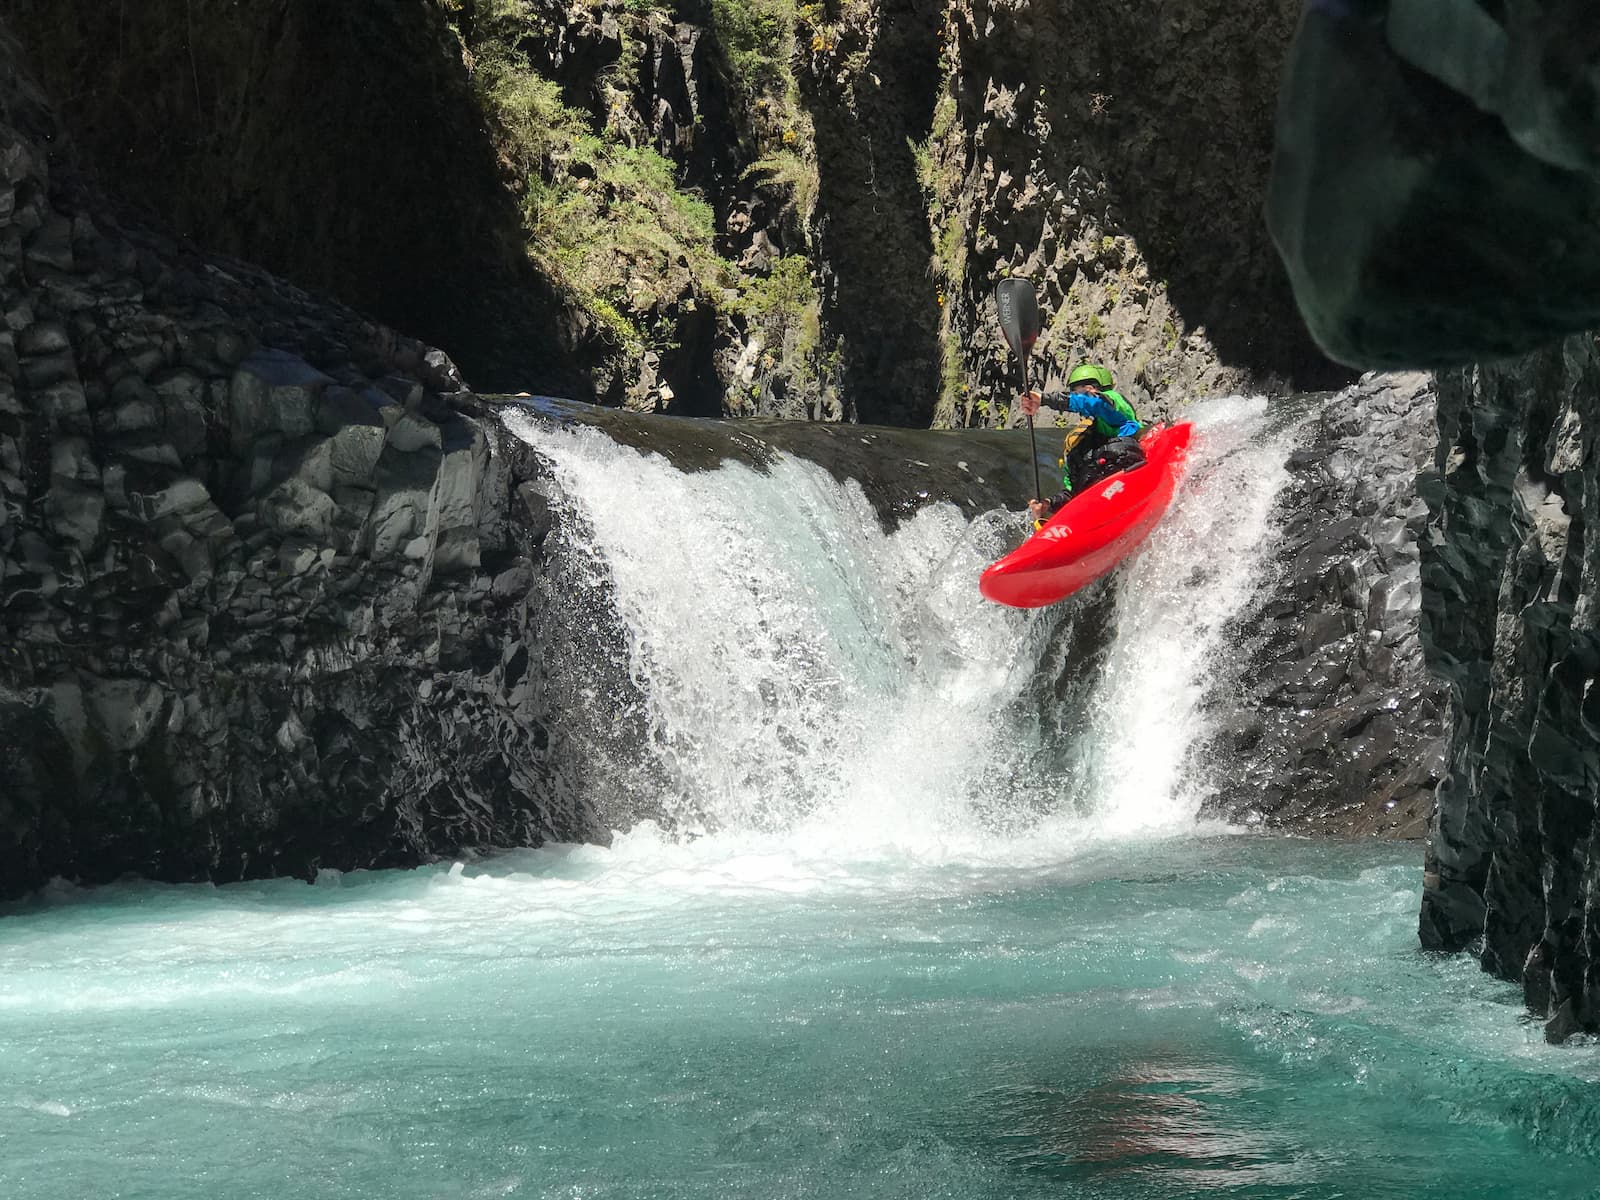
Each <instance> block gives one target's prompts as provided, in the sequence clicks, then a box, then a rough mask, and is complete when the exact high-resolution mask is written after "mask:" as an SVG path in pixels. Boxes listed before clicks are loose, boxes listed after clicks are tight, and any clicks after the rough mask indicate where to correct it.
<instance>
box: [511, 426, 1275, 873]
mask: <svg viewBox="0 0 1600 1200" xmlns="http://www.w3.org/2000/svg"><path fill="white" fill-rule="evenodd" d="M1265 410H1266V404H1265V401H1262V400H1244V399H1238V398H1235V399H1229V400H1223V401H1215V402H1211V403H1208V404H1206V405H1203V406H1200V407H1199V408H1198V409H1197V410H1196V412H1195V413H1194V419H1195V421H1196V424H1197V429H1198V437H1197V440H1196V444H1195V446H1194V449H1193V451H1192V453H1191V462H1190V468H1189V471H1188V475H1187V478H1186V481H1185V483H1184V485H1183V487H1182V488H1181V489H1180V492H1179V495H1178V498H1177V500H1176V502H1175V504H1174V507H1173V510H1172V511H1171V512H1170V513H1169V515H1168V517H1167V519H1166V520H1165V521H1164V522H1163V523H1162V525H1161V526H1159V527H1158V529H1157V530H1156V532H1155V534H1154V535H1153V536H1152V538H1151V539H1150V541H1149V542H1148V543H1147V544H1146V545H1145V547H1144V548H1143V550H1142V551H1141V552H1140V554H1139V555H1138V556H1137V557H1136V558H1135V559H1133V560H1132V561H1130V562H1129V563H1126V564H1124V565H1123V567H1122V568H1120V570H1119V573H1118V575H1119V576H1120V577H1113V578H1112V579H1109V580H1105V581H1102V582H1101V583H1099V584H1096V585H1094V586H1093V587H1092V588H1090V589H1087V590H1086V591H1085V592H1084V593H1082V594H1080V596H1079V597H1075V598H1073V599H1072V600H1069V601H1068V602H1066V603H1063V604H1060V605H1056V606H1053V607H1050V608H1046V609H1042V610H1035V611H1032V612H1020V611H1015V610H1011V609H1006V608H1003V607H999V606H996V605H993V604H990V603H989V602H987V601H985V600H983V599H982V597H981V596H980V595H979V593H978V590H977V586H976V584H977V577H978V574H979V572H980V571H981V570H982V568H983V566H984V565H985V564H986V563H988V562H989V561H991V560H993V559H994V558H996V557H998V556H999V555H1000V554H1002V553H1004V552H1005V551H1006V550H1007V549H1008V548H1009V546H1010V545H1012V544H1014V543H1015V541H1016V539H1017V537H1018V533H1019V524H1020V522H1022V521H1023V519H1024V518H1023V517H1022V516H1021V515H1020V514H1019V513H1018V512H1002V511H994V512H987V513H983V514H981V515H978V516H976V517H972V518H969V517H967V516H964V515H963V514H962V513H961V512H960V511H959V510H958V509H957V508H956V507H955V506H954V505H953V504H948V503H939V504H931V505H926V506H924V507H922V508H921V509H919V510H918V511H916V512H915V513H914V514H912V515H911V516H909V517H907V518H906V519H904V520H903V521H901V522H900V524H899V525H898V526H897V527H896V528H894V529H893V530H890V531H886V530H885V529H884V528H883V526H882V524H881V523H880V521H879V519H878V516H877V514H876V513H875V511H874V509H873V507H872V505H871V504H870V503H869V502H868V500H867V498H866V496H865V495H864V494H863V492H862V489H861V488H860V486H858V485H857V484H855V483H854V482H851V481H849V480H845V481H844V482H840V481H838V480H836V479H835V478H834V477H833V475H831V474H830V473H829V472H828V471H826V470H824V469H823V468H822V467H821V466H819V465H817V464H816V463H814V462H811V461H808V460H806V459H804V458H801V457H798V456H794V455H789V454H784V453H781V452H775V453H774V454H772V455H771V461H770V463H769V465H768V466H767V468H766V469H765V470H764V471H762V470H757V469H754V468H753V467H751V466H748V465H745V464H744V463H741V462H728V463H725V464H724V465H722V466H720V467H718V468H715V469H710V470H700V471H694V472H686V471H682V470H680V469H678V468H677V467H675V466H673V465H671V464H670V463H669V462H668V461H667V460H666V459H665V458H663V457H662V456H660V455H657V454H653V453H649V452H645V451H641V450H638V449H634V448H631V447H627V446H623V445H619V444H618V443H617V442H615V441H613V440H612V439H611V438H609V437H608V436H606V434H605V433H603V432H601V431H600V430H597V429H593V428H587V427H583V426H574V425H567V424H561V423H556V422H550V421H548V420H545V419H541V418H539V417H537V416H535V415H533V414H532V413H530V412H523V411H516V412H513V413H511V414H510V415H509V416H508V423H509V424H510V426H511V428H512V429H513V431H514V432H515V433H516V434H517V435H518V436H519V437H520V438H521V439H522V440H524V441H525V442H526V443H527V444H528V445H530V446H531V447H532V448H533V449H534V450H535V451H536V452H537V453H538V454H539V455H540V456H541V458H542V459H543V460H544V461H545V462H546V464H547V467H548V470H547V474H546V476H545V481H544V485H543V486H544V487H545V488H546V490H547V496H546V498H547V500H548V501H549V503H550V506H551V509H552V511H553V512H554V513H556V514H557V516H558V520H557V523H556V528H555V531H554V532H553V533H552V535H551V538H552V539H553V541H554V542H555V545H554V546H553V547H552V548H551V554H550V558H551V562H552V564H553V565H552V570H553V571H554V573H555V575H556V577H557V579H558V581H559V583H558V590H559V592H560V594H562V595H563V597H564V599H563V601H562V602H563V603H564V604H566V605H567V606H569V607H573V608H575V609H577V610H578V611H579V613H580V614H581V615H580V616H578V618H577V619H578V620H580V621H583V622H589V624H590V627H591V628H593V629H596V630H598V629H600V628H602V627H604V628H608V629H610V630H612V631H613V632H612V633H611V634H610V635H604V636H600V637H599V638H597V639H592V640H591V642H590V644H589V646H588V648H587V650H586V651H585V652H584V653H586V654H587V655H589V656H590V657H589V658H588V659H587V660H586V661H583V662H580V663H576V664H569V669H570V670H572V671H573V672H575V674H576V675H577V676H579V677H581V678H582V679H586V680H593V679H598V678H602V677H604V676H606V674H607V672H608V671H609V672H610V673H611V674H612V675H614V676H618V677H625V678H626V680H627V681H628V688H627V689H626V690H628V691H630V692H631V693H632V695H633V699H632V700H631V701H622V700H619V697H618V690H617V689H616V688H600V687H592V686H591V687H588V688H583V687H578V688H573V689H570V690H569V695H570V696H571V702H572V704H573V705H575V706H576V707H577V708H578V709H580V710H581V709H583V708H584V706H587V711H570V710H569V711H568V712H567V713H566V714H565V719H566V720H568V721H573V722H577V723H578V724H581V725H585V726H588V727H590V728H592V729H595V730H599V731H602V732H604V731H606V730H619V731H622V732H621V733H620V735H619V736H612V737H609V738H608V737H605V736H600V737H590V738H588V739H586V741H585V753H586V754H587V755H588V756H589V757H590V758H600V759H604V760H607V761H604V762H601V763H598V764H596V763H594V762H591V763H589V768H590V772H591V774H590V777H591V778H592V779H593V780H595V781H596V783H595V787H596V789H597V790H598V791H601V792H603V793H606V794H601V795H596V796H594V797H593V801H592V802H593V803H594V805H595V808H596V810H597V811H598V812H599V813H600V814H601V815H602V818H603V819H605V820H606V821H607V822H608V823H609V824H611V825H612V826H613V827H614V828H617V829H619V830H625V829H627V828H628V827H629V826H630V825H632V824H635V823H637V822H638V821H639V820H641V819H647V820H649V821H652V822H654V823H657V824H659V825H661V826H663V827H665V828H667V829H669V830H671V831H673V832H674V833H676V834H678V835H688V836H698V835H701V834H714V835H715V836H717V837H719V838H730V837H731V838H744V839H751V838H754V839H757V840H759V839H763V838H766V839H778V840H781V841H782V842H783V843H784V844H786V845H789V846H793V845H796V844H804V845H806V846H809V847H811V848H813V849H815V850H816V851H817V852H818V853H819V854H821V855H830V854H840V855H846V856H851V857H860V856H863V855H867V856H870V855H872V854H875V853H893V854H899V855H910V856H913V857H917V858H931V859H935V860H950V859H954V860H966V859H968V858H972V857H976V858H984V857H987V856H989V855H992V854H1006V855H1011V856H1014V855H1015V853H1017V852H1018V850H1019V848H1020V847H1024V846H1026V847H1031V848H1032V853H1031V854H1030V855H1029V857H1033V856H1035V855H1042V856H1044V857H1048V856H1049V855H1050V854H1052V853H1055V852H1056V851H1057V850H1058V849H1059V847H1060V845H1061V844H1062V843H1063V842H1068V843H1070V842H1077V841H1082V840H1083V839H1084V838H1085V837H1088V836H1092V835H1094V834H1095V833H1096V832H1097V831H1105V832H1111V833H1117V834H1124V833H1126V832H1129V831H1133V830H1145V831H1153V832H1160V831H1163V830H1171V829H1174V828H1181V827H1184V826H1186V825H1189V824H1192V821H1193V818H1194V814H1195V811H1196V808H1197V806H1198V803H1199V799H1200V795H1201V784H1200V782H1199V781H1198V780H1197V779H1196V778H1194V777H1192V773H1190V772H1188V771H1187V769H1186V766H1185V756H1186V753H1187V751H1188V749H1189V747H1190V745H1191V744H1192V743H1193V741H1194V739H1195V736H1196V734H1197V732H1198V723H1199V720H1200V717H1199V715H1198V713H1199V707H1200V704H1199V702H1200V698H1201V695H1202V693H1203V691H1204V687H1205V683H1206V677H1207V667H1208V663H1209V662H1210V661H1211V660H1212V659H1213V658H1214V657H1215V656H1216V655H1218V654H1220V653H1224V652H1225V650H1226V646H1225V644H1224V643H1225V640H1226V638H1225V631H1226V628H1227V621H1228V617H1229V616H1230V615H1231V614H1232V613H1234V612H1235V611H1236V610H1237V608H1238V607H1239V605H1240V604H1241V603H1242V601H1243V600H1244V598H1245V597H1246V596H1247V595H1248V593H1249V590H1250V588H1251V587H1252V585H1253V582H1254V581H1255V580H1256V579H1257V577H1258V576H1259V574H1260V572H1261V571H1263V570H1264V569H1266V564H1267V563H1268V561H1269V559H1270V547H1271V540H1272V539H1271V536H1270V529H1269V515H1270V512H1271V509H1272V504H1273V501H1274V498H1275V496H1276V495H1277V492H1278V490H1279V489H1280V488H1281V487H1282V485H1283V482H1284V479H1285V473H1284V470H1283V465H1282V464H1283V460H1284V458H1285V457H1286V455H1287V453H1288V448H1289V446H1288V439H1289V438H1290V437H1291V436H1292V431H1290V430H1285V429H1279V430H1277V431H1276V432H1272V433H1270V434H1268V433H1267V432H1266V431H1267V430H1268V422H1267V420H1266V411H1265ZM930 436H937V435H930ZM945 436H949V437H959V436H960V435H954V434H952V435H945ZM1019 499H1020V498H1019ZM582 641H583V639H581V638H579V639H568V640H567V645H568V646H569V647H577V646H578V645H580V644H581V643H582ZM1085 659H1087V660H1088V661H1087V662H1086V661H1085ZM1085 668H1088V669H1085Z"/></svg>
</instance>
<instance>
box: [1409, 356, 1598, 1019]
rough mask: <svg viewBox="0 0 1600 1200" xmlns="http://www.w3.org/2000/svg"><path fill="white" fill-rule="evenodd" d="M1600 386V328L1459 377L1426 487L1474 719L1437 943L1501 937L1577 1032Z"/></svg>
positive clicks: (1589, 779)
mask: <svg viewBox="0 0 1600 1200" xmlns="http://www.w3.org/2000/svg"><path fill="white" fill-rule="evenodd" d="M1597 397H1600V348H1597V346H1596V343H1595V340H1594V338H1593V337H1591V336H1582V337H1574V338H1570V339H1568V340H1567V341H1566V342H1564V343H1562V344H1561V345H1559V346H1557V347H1555V348H1552V349H1551V350H1548V351H1545V352H1543V353H1540V354H1537V355H1535V356H1533V357H1532V358H1530V359H1527V360H1525V361H1523V362H1520V363H1517V364H1507V365H1505V366H1502V367H1498V368H1470V369H1467V370H1461V371H1452V372H1447V373H1445V374H1443V375H1441V376H1440V380H1439V430H1440V435H1441V437H1440V446H1439V451H1438V455H1437V458H1436V460H1435V463H1434V468H1433V470H1432V471H1431V472H1430V473H1429V475H1428V476H1427V477H1426V478H1425V480H1424V489H1423V491H1424V495H1425V496H1426V497H1427V499H1428V504H1429V507H1430V509H1431V510H1432V517H1431V520H1430V523H1429V528H1428V534H1427V538H1426V539H1425V542H1424V550H1423V562H1422V567H1423V581H1424V584H1425V589H1424V595H1423V610H1422V631H1423V637H1424V642H1425V644H1426V646H1427V649H1428V658H1429V663H1430V665H1431V666H1432V668H1433V670H1434V671H1435V672H1436V673H1437V674H1438V675H1439V676H1440V677H1441V678H1442V679H1443V680H1445V681H1446V682H1447V683H1448V684H1449V686H1450V694H1451V701H1452V708H1453V710H1454V713H1455V722H1456V729H1455V735H1454V737H1453V738H1452V740H1451V743H1450V749H1449V776H1448V778H1447V780H1446V782H1445V783H1444V785H1442V786H1441V787H1440V789H1439V814H1438V823H1437V827H1436V829H1435V831H1434V837H1433V842H1432V847H1431V853H1430V855H1429V861H1428V873H1427V877H1426V886H1425V890H1424V892H1423V902H1422V922H1421V929H1422V941H1423V945H1424V946H1426V947H1428V948H1430V949H1440V950H1461V949H1467V948H1481V955H1482V960H1483V964H1484V966H1485V968H1486V969H1488V970H1491V971H1493V972H1495V973H1496V974H1498V975H1502V976H1504V977H1505V978H1508V979H1513V980H1520V981H1521V982H1522V984H1523V988H1524V995H1525V999H1526V1000H1527V1003H1528V1005H1529V1007H1530V1008H1531V1009H1533V1010H1534V1011H1535V1012H1536V1013H1538V1014H1539V1015H1540V1016H1542V1017H1545V1018H1547V1019H1548V1020H1549V1021H1550V1022H1551V1024H1550V1025H1549V1027H1548V1030H1549V1033H1550V1035H1551V1037H1552V1038H1554V1039H1557V1040H1559V1039H1560V1038H1561V1037H1564V1036H1566V1034H1568V1033H1570V1032H1573V1031H1575V1030H1578V1029H1586V1030H1593V1029H1595V1028H1597V1027H1600V985H1597V983H1596V980H1595V975H1594V969H1593V963H1594V961H1595V960H1594V953H1595V951H1594V942H1593V939H1592V937H1591V934H1590V932H1589V930H1590V924H1591V920H1592V917H1591V913H1590V909H1591V900H1590V897H1591V895H1592V894H1593V893H1594V891H1595V889H1596V885H1597V883H1600V868H1597V862H1596V858H1595V855H1594V831H1595V828H1596V819H1597V817H1600V809H1597V796H1600V700H1597V698H1596V695H1597V693H1596V689H1595V687H1594V683H1595V679H1596V676H1597V674H1600V637H1597V635H1596V632H1595V629H1594V618H1593V609H1594V605H1595V579H1594V564H1595V547H1594V545H1593V540H1592V536H1591V534H1590V532H1589V531H1590V530H1591V529H1593V528H1595V527H1596V525H1595V522H1596V521H1597V520H1600V511H1597V509H1596V504H1597V500H1600V492H1597V490H1596V487H1595V483H1594V469H1593V463H1594V462H1595V454H1596V447H1595V444H1594V437H1595V435H1594V428H1595V426H1594V422H1595V421H1596V420H1597V419H1600V400H1597Z"/></svg>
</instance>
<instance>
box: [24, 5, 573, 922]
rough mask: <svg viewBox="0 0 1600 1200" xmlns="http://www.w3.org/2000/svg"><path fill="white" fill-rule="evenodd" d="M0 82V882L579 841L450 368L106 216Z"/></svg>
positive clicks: (507, 469) (520, 558)
mask: <svg viewBox="0 0 1600 1200" xmlns="http://www.w3.org/2000/svg"><path fill="white" fill-rule="evenodd" d="M0 78H3V79H4V80H6V81H7V83H6V85H5V87H4V88H3V89H0V299H3V304H0V312H3V325H0V499H3V506H0V648H3V651H0V652H3V656H4V657H3V661H0V741H3V743H4V744H5V746H6V747H7V752H6V754H5V756H4V759H3V762H0V893H4V894H7V895H12V894H16V893H17V892H19V891H21V890H23V889H26V888H28V887H32V886H36V885H37V884H39V883H40V882H41V881H43V880H45V879H48V878H49V877H50V876H52V875H56V874H60V875H65V876H68V877H73V878H79V879H83V880H85V881H99V880H106V879H110V878H114V877H115V876H116V875H118V874H119V873H121V872H124V871H137V872H139V873H141V874H147V875H154V876H157V877H161V878H166V879H193V878H237V877H239V876H242V875H263V874H281V873H306V872H310V871H312V870H314V869H315V868H316V867H317V866H318V865H319V864H326V865H331V866H338V865H355V864H357V863H381V862H412V861H415V860H416V859H417V858H418V857H419V856H420V855H422V854H424V853H426V852H428V851H430V850H436V849H438V850H442V849H446V848H449V847H452V846H466V845H475V844H483V843H485V842H491V841H515V842H522V843H529V842H537V841H538V840H539V839H541V838H542V837H547V836H552V835H559V836H570V835H578V834H581V833H582V832H584V831H585V830H586V828H587V826H586V824H585V821H584V818H583V816H582V814H581V813H580V812H579V811H578V810H577V808H576V806H575V804H573V803H572V802H571V801H570V798H569V799H567V800H564V799H563V798H562V789H561V787H560V784H559V783H558V782H557V780H556V774H557V772H556V770H555V768H554V767H553V766H552V765H551V753H552V751H551V743H552V739H551V737H550V735H549V733H548V729H547V726H546V724H545V721H544V714H543V711H542V707H541V703H542V702H541V699H540V694H539V685H538V683H537V676H538V673H539V666H538V659H537V657H536V656H535V655H534V652H533V646H534V644H535V643H536V642H537V632H536V628H535V627H536V624H537V620H536V614H535V613H533V612H531V611H530V608H529V606H528V603H527V600H526V595H525V594H526V592H527V583H528V581H529V579H530V578H531V573H532V572H531V567H530V562H531V556H532V555H533V554H534V552H535V549H536V544H537V540H538V530H537V526H534V525H532V524H530V523H529V522H527V521H518V520H516V519H514V518H513V514H514V512H515V506H516V505H517V503H518V500H517V491H516V489H517V487H518V485H519V480H520V478H521V476H519V474H518V467H517V462H516V457H515V455H514V454H511V453H508V452H507V451H506V449H505V448H503V447H502V446H501V445H500V443H499V441H498V440H497V434H496V432H495V427H494V425H493V424H492V423H485V422H483V421H480V420H477V419H475V418H474V417H473V416H472V415H471V413H470V412H468V411H463V409H462V408H461V406H460V405H459V404H458V405H457V406H455V407H452V405H451V404H449V403H447V398H448V397H449V396H451V395H452V394H453V393H455V392H457V391H458V390H459V388H460V380H459V378H458V377H457V376H456V374H455V371H454V368H453V367H452V366H451V364H450V362H449V360H448V359H446V358H445V357H444V356H443V355H442V354H440V353H439V352H437V351H429V350H428V349H427V348H426V347H424V346H422V345H420V344H418V343H416V342H412V341H410V340H408V339H405V338H402V337H399V336H397V335H395V334H394V333H393V332H391V331H389V330H386V329H384V328H382V327H380V326H376V325H374V324H372V323H371V322H369V321H366V320H364V319H362V318H360V317H358V316H356V314H354V313H352V312H350V311H348V310H344V309H339V308H334V307H330V306H328V305H325V304H321V303H318V302H315V301H313V300H312V299H311V298H310V297H308V296H307V295H305V294H304V293H302V292H300V291H298V290H297V289H295V288H292V287H289V286H287V285H285V284H282V283H281V282H279V281H277V280H275V279H274V278H272V277H271V276H269V275H267V274H265V273H264V272H262V271H260V270H258V269H256V268H252V267H249V266H247V265H245V264H242V263H237V262H231V261H226V260H218V259H207V258H201V257H199V256H196V255H194V254H192V253H188V252H185V251H183V250H182V249H181V248H180V247H178V246H176V245H174V244H173V243H171V242H170V241H167V240H165V239H163V238H160V237H157V236H153V235H151V234H149V233H146V232H143V231H140V230H139V229H138V228H137V227H135V226H132V225H128V224H125V223H123V222H122V221H121V220H120V219H119V218H118V217H117V215H116V214H115V213H114V212H112V211H110V210H108V209H106V208H105V207H104V206H101V205H99V204H97V203H96V202H94V201H93V200H92V198H90V197H89V196H88V195H87V194H86V193H84V192H82V191H81V190H79V189H78V188H77V187H75V186H74V185H73V184H71V183H70V181H68V180H65V179H61V178H55V177H53V176H52V165H53V164H52V160H51V158H50V157H49V153H48V148H49V147H51V146H52V145H59V138H58V136H57V130H56V128H55V126H54V123H53V118H52V117H51V115H50V112H49V110H48V109H47V108H46V106H45V104H44V101H43V99H42V97H41V96H40V95H39V93H38V92H37V91H35V90H34V89H33V88H32V87H31V86H30V85H29V83H28V81H27V79H26V77H25V76H24V75H23V74H21V73H20V72H19V69H18V59H17V48H16V46H15V45H14V43H12V42H11V41H10V40H9V39H7V38H5V37H4V36H3V33H0ZM464 723H470V724H471V726H472V728H473V730H474V731H475V733H476V734H477V735H479V736H474V737H473V738H472V739H470V745H469V744H468V742H467V741H466V740H463V739H461V738H460V732H461V728H462V726H463V724H464Z"/></svg>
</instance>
